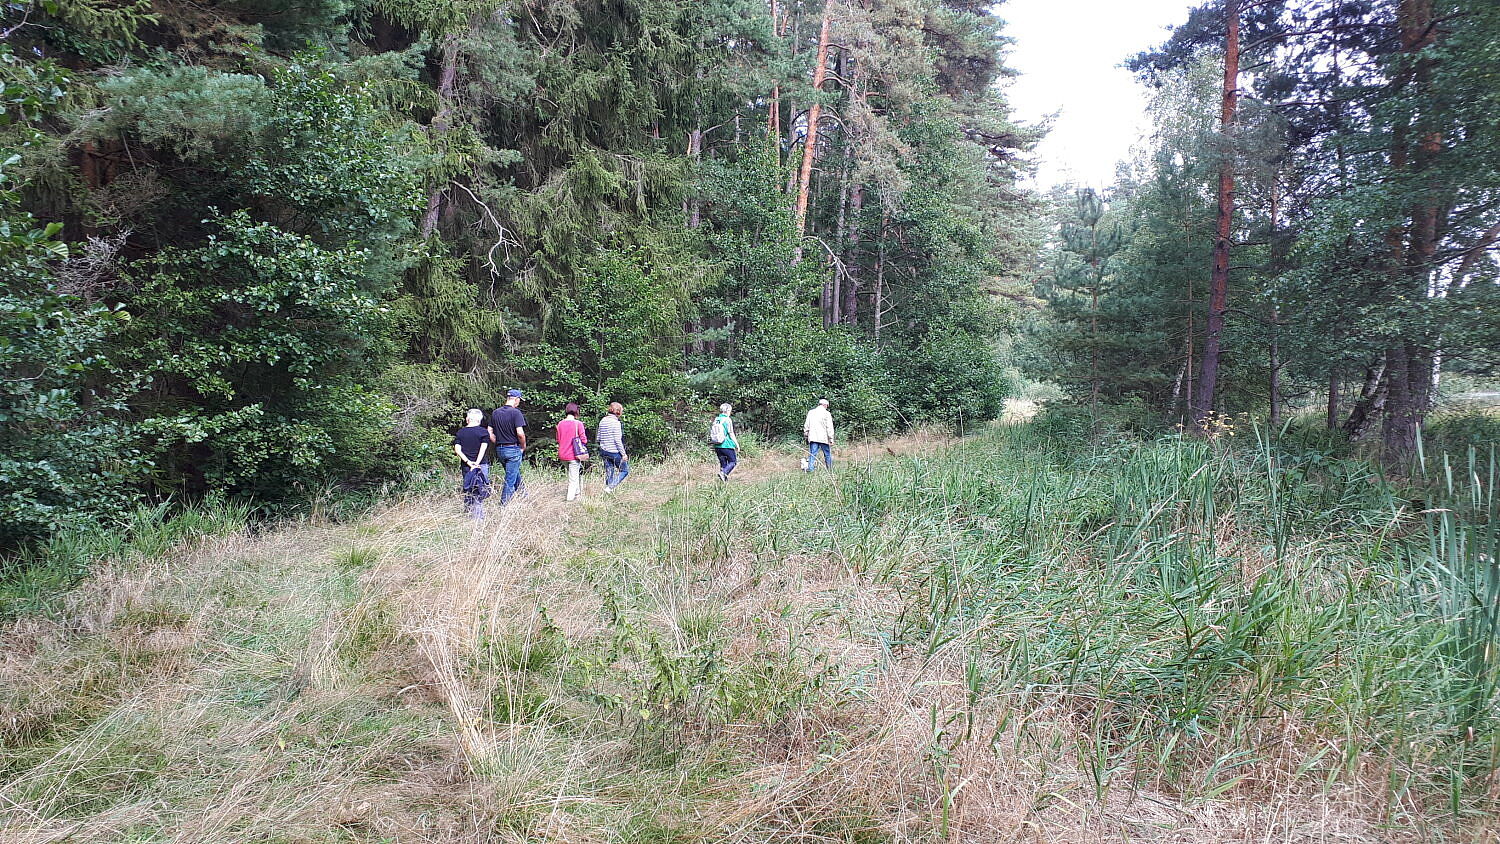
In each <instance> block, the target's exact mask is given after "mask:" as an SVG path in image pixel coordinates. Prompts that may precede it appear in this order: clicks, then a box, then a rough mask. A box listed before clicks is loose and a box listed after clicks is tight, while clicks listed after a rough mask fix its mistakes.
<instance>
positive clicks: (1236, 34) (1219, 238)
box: [1193, 0, 1240, 431]
mask: <svg viewBox="0 0 1500 844" xmlns="http://www.w3.org/2000/svg"><path fill="white" fill-rule="evenodd" d="M1224 18H1225V26H1224V97H1223V103H1222V107H1221V109H1220V113H1219V129H1220V132H1221V133H1222V134H1223V144H1224V149H1223V153H1222V154H1223V157H1224V158H1223V161H1222V162H1221V163H1220V164H1219V214H1218V227H1217V231H1216V233H1215V237H1214V257H1213V270H1212V273H1211V274H1210V276H1209V284H1208V325H1207V332H1206V334H1205V336H1204V338H1203V369H1202V372H1201V373H1200V375H1199V377H1198V390H1197V394H1196V395H1195V396H1194V400H1193V421H1194V422H1195V423H1196V424H1197V426H1198V429H1199V430H1200V431H1201V430H1204V429H1205V428H1206V427H1207V422H1208V416H1209V414H1210V413H1211V412H1213V409H1214V394H1215V392H1216V390H1217V388H1218V382H1219V354H1220V348H1221V344H1222V338H1223V334H1224V313H1225V312H1226V311H1227V310H1228V308H1229V247H1230V243H1229V237H1230V233H1231V226H1232V225H1233V222H1234V149H1233V143H1234V137H1233V135H1234V116H1235V108H1236V107H1237V105H1238V103H1239V85H1240V82H1239V80H1240V11H1239V1H1238V0H1225V3H1224Z"/></svg>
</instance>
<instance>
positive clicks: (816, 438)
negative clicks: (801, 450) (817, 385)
mask: <svg viewBox="0 0 1500 844" xmlns="http://www.w3.org/2000/svg"><path fill="white" fill-rule="evenodd" d="M802 436H804V437H807V471H809V472H811V471H812V470H813V469H815V468H817V465H818V452H820V451H821V452H822V453H823V466H824V467H825V468H828V469H832V468H833V414H832V413H829V412H828V399H822V400H821V401H819V402H818V406H817V407H815V408H813V409H812V410H809V411H808V412H807V421H806V422H803V423H802Z"/></svg>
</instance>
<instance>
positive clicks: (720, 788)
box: [0, 416, 1500, 844]
mask: <svg viewBox="0 0 1500 844" xmlns="http://www.w3.org/2000/svg"><path fill="white" fill-rule="evenodd" d="M1083 440H1084V437H1083V435H1082V433H1081V432H1079V431H1078V430H1076V429H1074V428H1072V427H1070V426H1069V424H1068V423H1067V420H1066V418H1065V417H1052V416H1043V417H1041V418H1039V419H1038V420H1036V421H1031V422H1023V421H1018V422H1017V424H1012V425H1008V426H999V427H995V428H993V429H988V430H985V431H983V432H981V433H979V434H977V435H974V436H970V437H967V438H964V439H959V440H956V439H952V438H949V437H947V436H944V435H939V434H936V433H933V432H924V433H917V434H913V435H909V436H906V437H902V438H899V439H895V440H890V441H886V442H877V443H868V444H861V445H859V446H858V447H851V448H845V449H841V450H840V452H839V454H838V458H839V460H840V464H839V468H838V471H837V473H836V474H831V475H830V474H826V473H822V474H813V475H811V476H808V475H804V474H802V473H799V472H797V471H796V468H797V457H796V456H795V455H794V454H793V453H791V452H789V451H779V450H776V449H767V450H766V451H764V452H763V453H761V454H759V455H758V456H752V457H751V458H750V459H748V460H746V461H745V463H744V464H743V466H742V469H741V470H740V471H739V472H737V473H736V476H735V482H734V483H731V484H728V485H718V484H714V483H712V482H711V471H710V469H709V468H708V462H707V461H706V459H697V460H693V459H689V458H686V457H682V458H676V459H674V460H671V461H668V462H665V463H662V464H658V465H654V466H643V467H641V468H640V469H638V470H637V471H635V472H633V473H632V476H631V479H630V480H629V481H628V482H627V483H626V484H625V485H624V486H623V487H621V489H620V490H619V491H618V492H617V493H616V494H615V495H613V496H605V495H602V494H600V493H599V492H598V478H597V477H594V478H593V479H592V481H593V483H592V485H591V486H590V487H589V488H588V490H587V495H588V497H587V498H586V499H585V501H584V502H583V503H582V504H579V505H565V504H564V503H563V502H562V500H561V499H562V495H561V488H560V486H558V483H557V482H556V481H555V480H552V479H548V478H545V477H533V479H532V494H531V495H530V496H529V497H528V498H527V499H526V500H525V501H524V502H522V503H520V504H518V505H517V506H515V507H513V508H511V509H510V510H508V511H503V512H501V513H499V514H498V515H492V517H491V519H490V520H489V521H487V522H485V523H484V524H483V525H482V526H480V527H471V526H470V525H468V524H466V523H465V522H463V521H462V520H461V519H460V518H459V515H458V509H459V508H458V505H457V502H456V501H454V500H452V497H451V496H443V495H432V496H411V497H407V498H405V499H402V500H397V501H393V502H391V503H390V504H389V505H388V506H386V507H384V508H381V509H379V510H377V511H375V512H373V513H372V514H371V515H369V516H368V517H366V518H363V519H360V520H358V521H356V522H353V523H349V524H331V523H326V522H323V521H321V520H318V519H309V520H304V521H302V522H298V523H294V524H287V525H284V526H281V527H278V528H276V529H273V530H269V531H266V532H263V533H261V534H260V535H254V536H252V535H250V534H247V533H242V534H238V535H235V536H230V537H223V538H209V539H202V540H198V541H195V542H193V543H190V544H189V545H187V546H184V547H181V548H179V549H178V550H176V551H172V552H166V553H160V549H157V551H158V553H153V554H141V553H132V554H125V555H121V556H120V558H119V560H118V562H116V563H113V564H110V565H106V566H102V567H100V568H98V569H97V570H96V573H95V574H94V575H93V576H92V577H91V578H89V579H88V580H87V581H86V582H84V583H83V584H81V585H79V586H78V587H76V588H74V589H72V590H71V591H69V592H66V593H64V594H62V595H60V596H56V597H54V598H51V599H49V600H46V601H39V602H37V603H36V604H35V606H32V607H31V608H29V609H28V611H26V612H24V613H23V614H21V615H19V616H17V617H16V618H14V619H12V620H10V621H7V622H5V623H4V626H3V627H0V750H3V753H0V841H4V842H27V844H30V842H51V841H80V842H83V841H98V842H119V841H133V842H146V841H182V842H189V841H191V842H229V841H277V842H343V841H367V842H378V841H400V842H409V841H433V842H438V841H442V842H450V841H473V842H481V841H483V842H489V841H514V842H532V841H569V842H589V841H599V842H604V841H610V842H686V841H737V842H755V841H789V840H802V841H830V842H877V841H996V842H998V841H1037V842H1043V841H1046V842H1087V841H1142V840H1147V841H1180V842H1196V841H1252V840H1253V841H1307V842H1312V841H1413V842H1416V841H1454V840H1472V841H1484V840H1490V838H1488V837H1487V836H1494V835H1495V834H1496V833H1497V828H1496V822H1495V821H1494V819H1493V811H1494V809H1495V802H1496V800H1497V797H1500V779H1497V778H1496V775H1495V771H1496V768H1497V765H1496V759H1497V753H1500V739H1497V731H1496V730H1495V726H1496V718H1497V698H1496V685H1497V679H1500V665H1497V650H1500V649H1497V647H1496V645H1497V626H1496V611H1497V607H1500V575H1497V572H1496V567H1495V551H1496V523H1497V519H1496V509H1495V508H1496V502H1495V499H1494V496H1493V488H1494V487H1493V482H1494V480H1495V472H1496V469H1495V465H1494V462H1493V458H1492V457H1491V456H1490V455H1488V454H1485V455H1479V454H1477V453H1476V454H1475V455H1474V456H1473V458H1472V462H1470V458H1469V457H1464V458H1462V459H1459V460H1455V459H1453V458H1449V459H1448V461H1447V462H1446V463H1444V462H1442V461H1441V460H1438V461H1431V462H1430V464H1429V466H1428V470H1429V473H1428V474H1429V477H1428V480H1427V481H1426V482H1425V483H1423V484H1419V485H1415V486H1413V485H1397V484H1393V483H1390V482H1388V481H1387V480H1386V479H1384V478H1383V477H1381V476H1380V475H1379V474H1378V473H1377V472H1376V470H1374V469H1373V468H1371V466H1370V465H1369V464H1367V463H1364V462H1360V461H1353V460H1346V459H1341V458H1338V457H1336V456H1332V455H1329V454H1326V453H1322V452H1319V451H1318V450H1316V449H1314V448H1310V447H1292V446H1290V445H1283V444H1274V443H1266V442H1261V443H1259V444H1258V445H1257V444H1246V443H1239V444H1237V445H1235V446H1233V447H1231V446H1230V445H1229V444H1228V443H1227V442H1222V441H1221V442H1211V443H1205V442H1201V441H1196V440H1189V439H1177V438H1168V439H1161V440H1155V441H1139V440H1126V439H1121V440H1117V441H1113V442H1107V443H1104V444H1101V445H1098V446H1094V447H1089V448H1080V447H1079V446H1078V443H1079V442H1082V441H1083ZM700 458H701V456H700Z"/></svg>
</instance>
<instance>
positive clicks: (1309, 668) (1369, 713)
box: [695, 420, 1500, 824]
mask: <svg viewBox="0 0 1500 844" xmlns="http://www.w3.org/2000/svg"><path fill="white" fill-rule="evenodd" d="M1072 433H1073V432H1070V431H1068V430H1066V429H1064V430H1058V429H1056V428H1054V427H1052V426H1049V425H1048V424H1047V423H1046V421H1045V420H1044V421H1042V422H1040V423H1038V424H1035V425H1032V426H1026V427H1016V428H1008V429H999V430H996V431H994V432H992V433H989V434H985V435H982V436H980V437H978V438H976V439H972V440H969V441H966V442H965V443H963V444H962V445H960V446H957V447H954V448H952V449H944V450H936V451H934V452H933V453H931V454H930V455H928V456H925V457H919V458H914V459H909V460H905V461H900V462H899V463H898V462H887V463H884V464H879V465H875V466H866V467H856V468H852V469H847V470H845V471H844V472H843V474H842V477H841V478H840V479H839V480H837V481H835V482H830V481H828V480H826V479H821V478H812V479H803V478H796V479H789V480H786V481H783V482H780V483H777V484H774V485H771V486H770V487H768V488H767V489H766V490H765V491H764V492H760V493H752V494H750V495H745V496H738V497H736V498H735V499H734V500H733V501H732V504H726V506H727V507H729V508H730V509H728V510H727V511H724V512H709V513H707V514H705V515H704V516H703V517H702V518H701V519H700V523H699V524H698V525H697V526H696V528H695V530H696V531H697V532H698V533H699V534H701V535H702V537H703V544H704V546H705V547H714V546H724V545H732V544H735V543H742V544H743V543H745V542H746V541H747V540H746V539H745V538H747V537H748V538H749V539H748V543H749V545H750V546H751V548H752V549H753V550H754V552H755V553H757V554H759V555H761V556H763V557H766V558H777V557H782V558H785V557H787V556H789V555H806V554H824V555H830V556H832V557H835V558H837V559H839V560H841V561H843V562H844V563H845V564H846V565H848V566H849V567H850V568H851V569H853V570H856V571H858V572H860V573H862V574H863V575H864V576H866V577H868V578H871V579H872V580H874V581H875V582H876V583H879V584H883V585H887V586H890V587H893V588H894V591H895V594H896V595H898V596H899V609H898V610H897V611H896V612H895V613H894V614H893V615H892V616H891V617H890V619H889V621H888V622H887V625H886V627H885V628H884V629H883V630H881V631H879V635H880V636H881V637H882V638H883V640H884V641H885V643H886V645H887V647H888V648H889V650H890V652H891V653H892V654H893V655H895V656H896V657H898V658H916V659H919V660H936V659H944V658H950V659H951V658H953V657H954V656H955V655H961V657H962V659H963V660H964V661H965V666H966V667H965V670H964V680H963V682H964V684H965V685H966V686H967V687H968V688H969V695H968V699H969V704H968V706H967V709H966V711H964V712H961V713H958V714H956V715H951V714H950V719H949V721H946V722H944V723H942V724H938V725H937V726H936V727H935V730H934V732H935V734H939V733H940V734H942V735H943V736H944V737H945V739H944V740H945V742H946V745H945V746H947V747H948V748H949V749H950V751H951V749H952V747H953V746H954V744H955V742H956V741H957V740H958V739H955V738H954V737H955V736H961V737H962V740H965V741H988V742H991V743H992V744H995V745H996V746H999V740H1000V737H1001V736H1002V734H1004V735H1006V736H1009V737H1010V738H1011V739H1013V740H1015V741H1018V742H1020V743H1022V744H1026V743H1028V742H1031V743H1033V744H1036V743H1042V744H1045V742H1046V741H1054V742H1055V731H1052V727H1050V726H1049V728H1048V730H1047V731H1043V730H1041V729H1040V728H1038V729H1037V730H1035V731H1034V732H1035V734H1034V735H1028V729H1029V727H1028V724H1029V723H1030V720H1029V719H1031V718H1032V716H1034V715H1035V713H1037V712H1038V711H1041V710H1047V711H1050V712H1053V713H1054V714H1055V713H1058V712H1062V713H1064V714H1065V717H1066V718H1067V719H1068V720H1069V722H1070V723H1072V724H1074V725H1075V726H1076V727H1077V729H1076V731H1074V732H1073V734H1072V738H1071V739H1070V740H1069V741H1070V743H1071V744H1072V746H1071V747H1068V748H1058V749H1057V750H1056V752H1057V753H1058V754H1059V756H1061V755H1062V754H1064V753H1065V752H1066V753H1067V754H1069V755H1071V756H1073V757H1074V758H1077V759H1079V760H1082V764H1083V765H1084V766H1085V767H1086V768H1087V769H1088V771H1089V772H1090V781H1091V785H1092V788H1093V791H1094V796H1095V797H1096V798H1097V799H1099V800H1105V799H1107V798H1108V795H1109V793H1110V790H1111V789H1113V788H1118V787H1121V786H1125V787H1128V788H1130V789H1151V790H1154V791H1157V792H1164V793H1168V794H1172V795H1176V797H1177V799H1180V800H1182V801H1185V802H1187V803H1192V802H1193V801H1197V800H1207V799H1214V798H1217V797H1220V796H1223V795H1228V794H1232V793H1248V792H1253V791H1255V790H1257V789H1260V790H1264V789H1268V788H1275V789H1278V790H1282V791H1287V790H1302V789H1307V788H1315V789H1329V788H1336V787H1347V788H1353V789H1356V790H1361V791H1366V792H1371V791H1373V792H1374V794H1373V797H1372V799H1374V800H1375V801H1376V802H1378V803H1379V804H1380V805H1381V807H1382V811H1384V812H1385V814H1386V821H1388V822H1390V823H1395V824H1400V823H1404V822H1406V821H1408V820H1409V819H1410V818H1409V817H1408V816H1409V815H1412V813H1421V814H1422V815H1424V816H1431V815H1432V813H1439V814H1443V813H1446V814H1447V815H1449V816H1451V817H1455V818H1457V817H1460V816H1463V815H1465V814H1466V813H1477V812H1482V811H1485V810H1486V809H1487V808H1493V807H1492V801H1493V798H1494V791H1493V788H1494V783H1495V779H1494V775H1495V771H1496V769H1497V760H1500V730H1497V727H1500V708H1497V704H1500V698H1497V689H1500V567H1497V562H1496V559H1497V551H1500V548H1497V527H1496V525H1497V523H1500V516H1497V506H1496V498H1495V494H1494V482H1495V479H1496V471H1497V470H1496V462H1495V456H1494V454H1493V452H1492V451H1491V452H1481V451H1480V450H1478V449H1477V448H1471V449H1469V450H1468V451H1467V452H1466V453H1464V455H1463V457H1462V460H1461V461H1455V460H1454V459H1451V458H1444V459H1439V460H1437V461H1428V462H1424V463H1423V466H1422V472H1423V474H1422V475H1421V476H1420V477H1418V478H1415V479H1410V480H1403V481H1401V482H1399V483H1397V482H1392V481H1390V480H1387V479H1386V478H1385V477H1383V476H1382V475H1381V474H1380V472H1379V471H1378V470H1377V468H1376V467H1374V466H1372V465H1371V464H1369V463H1366V462H1363V461H1359V460H1353V459H1339V458H1336V457H1333V456H1330V455H1329V454H1328V453H1326V452H1322V451H1317V450H1315V449H1303V448H1299V447H1297V446H1295V445H1292V444H1288V443H1285V442H1282V441H1280V440H1278V439H1277V438H1275V437H1273V436H1270V435H1267V434H1265V433H1264V432H1260V433H1259V434H1258V436H1256V437H1255V438H1253V439H1252V440H1251V441H1248V442H1240V443H1237V444H1235V445H1234V446H1230V445H1228V444H1227V443H1224V442H1218V443H1205V442H1201V441H1197V440H1193V439H1187V438H1175V437H1169V438H1164V439H1160V440H1156V441H1150V442H1131V441H1123V442H1116V443H1113V444H1105V445H1099V446H1086V445H1081V444H1080V441H1078V440H1076V439H1074V438H1073V436H1072ZM725 512H728V513H732V515H733V517H732V518H729V519H726V518H725V517H724V513H725ZM986 720H987V721H988V726H987V727H985V728H983V729H980V728H977V727H975V726H973V725H975V724H977V723H980V722H983V721H986ZM959 724H962V725H963V728H962V729H958V728H957V726H956V725H959ZM1047 736H1052V738H1047Z"/></svg>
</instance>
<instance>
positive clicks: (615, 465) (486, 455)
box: [453, 390, 833, 520]
mask: <svg viewBox="0 0 1500 844" xmlns="http://www.w3.org/2000/svg"><path fill="white" fill-rule="evenodd" d="M523 398H525V396H524V394H523V393H522V392H521V391H520V390H510V391H508V392H506V394H505V404H503V405H501V406H500V407H498V408H496V409H495V411H494V412H493V413H491V414H490V416H489V418H488V419H486V418H485V415H484V412H483V411H481V410H479V409H478V408H472V409H470V410H469V411H468V412H467V413H466V414H465V417H464V427H462V428H460V429H459V430H458V432H457V433H455V434H454V435H453V453H454V454H455V455H457V457H458V459H459V460H460V461H461V466H462V468H463V496H464V505H465V507H466V508H467V510H468V513H469V516H470V517H472V518H474V519H476V520H477V519H483V518H484V502H485V501H486V500H488V499H489V497H490V494H491V480H490V468H491V466H493V465H494V463H495V461H496V460H498V461H499V463H500V465H501V471H502V472H503V473H504V481H503V483H502V485H501V492H500V504H501V505H502V506H504V505H506V504H509V503H510V501H511V499H512V498H514V497H515V496H516V495H517V494H518V493H520V492H521V491H522V488H523V484H522V479H521V458H522V457H523V456H524V455H525V453H526V447H527V446H526V416H525V414H523V413H522V412H521V401H522V399H523ZM624 415H625V406H624V405H622V404H620V403H619V402H610V403H609V409H608V411H607V412H606V413H605V414H604V416H603V417H602V418H600V420H599V424H598V425H597V426H595V428H594V431H595V434H596V436H597V438H598V441H597V444H596V445H597V447H598V449H599V456H600V458H601V459H602V460H603V463H604V491H605V492H606V493H611V492H614V491H615V488H616V487H618V486H619V485H620V484H621V483H622V482H623V481H624V480H625V478H626V476H628V475H629V474H630V456H629V455H628V454H627V453H626V451H625V428H624V422H623V418H624ZM578 416H579V409H578V405H577V404H576V403H574V402H569V403H568V405H567V406H566V407H565V408H563V418H562V421H560V422H558V423H557V428H556V435H557V459H558V460H560V461H561V462H562V463H563V464H564V465H565V466H566V467H567V470H568V493H567V500H568V501H574V500H577V498H578V497H579V496H580V495H582V493H583V481H582V477H583V465H584V463H585V462H587V461H588V460H589V459H590V454H589V432H588V426H587V425H585V424H584V423H583V421H582V420H580V419H579V418H578ZM802 433H803V436H805V437H806V438H807V449H808V451H807V459H806V460H805V461H803V469H804V470H805V471H809V472H810V471H812V470H813V469H815V468H816V467H817V455H818V454H820V453H821V454H822V455H823V465H824V467H825V468H828V469H832V468H833V415H832V414H831V413H830V412H829V410H828V400H827V399H823V400H821V401H819V402H818V405H817V407H814V408H813V409H812V410H810V411H808V412H807V421H806V422H804V423H803V426H802ZM708 439H709V443H710V444H711V445H712V446H713V449H714V453H715V454H716V455H717V456H718V459H719V474H718V479H719V480H720V481H726V482H727V481H728V480H729V476H730V474H731V473H732V472H734V467H735V466H736V465H737V464H738V463H739V450H740V443H739V439H738V438H737V437H736V435H735V430H734V407H733V406H732V405H730V404H728V403H725V404H721V405H719V415H718V416H715V417H714V419H713V421H712V422H710V423H709V428H708Z"/></svg>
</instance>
